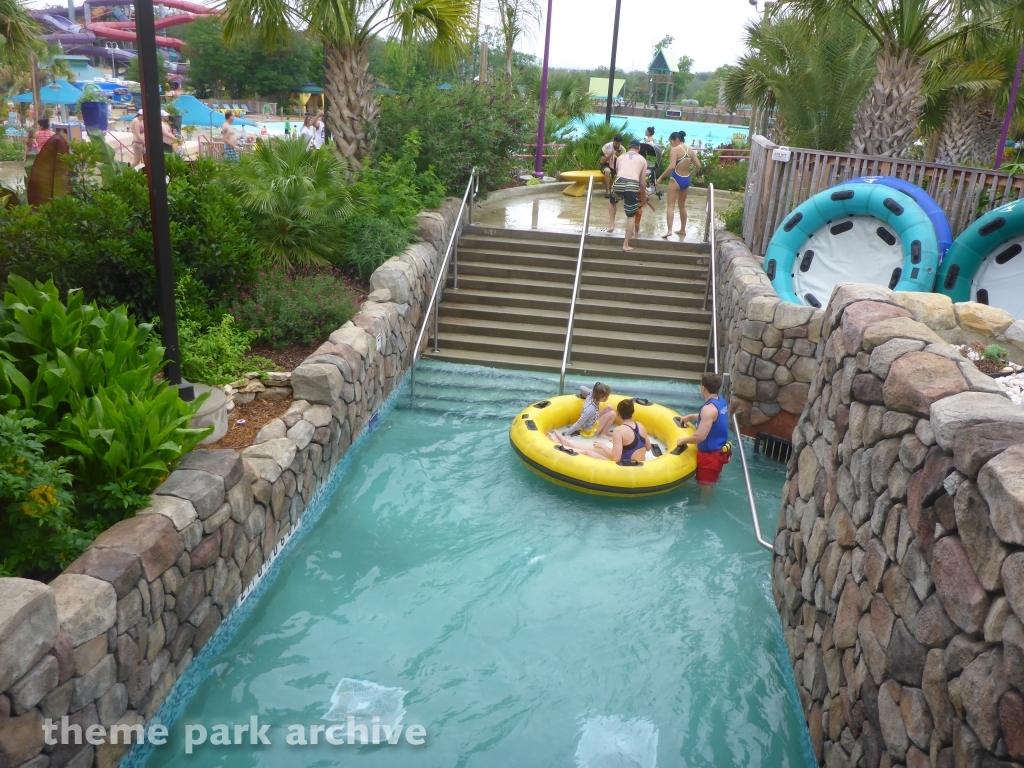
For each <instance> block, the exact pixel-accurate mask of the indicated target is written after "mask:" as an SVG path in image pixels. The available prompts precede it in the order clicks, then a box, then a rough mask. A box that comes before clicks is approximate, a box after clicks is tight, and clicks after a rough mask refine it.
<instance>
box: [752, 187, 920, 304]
mask: <svg viewBox="0 0 1024 768" xmlns="http://www.w3.org/2000/svg"><path fill="white" fill-rule="evenodd" d="M938 269H939V245H938V238H937V237H936V235H935V228H934V227H933V226H932V222H931V220H930V219H929V218H928V216H927V214H926V213H925V212H924V211H923V210H922V209H921V206H920V205H918V204H917V203H916V202H915V201H914V199H913V198H911V197H910V196H908V195H905V194H904V193H902V192H900V191H899V190H896V189H893V188H891V187H887V186H885V185H881V184H849V183H847V184H840V185H839V186H836V187H833V188H832V189H829V190H826V191H824V192H821V193H819V194H817V195H815V196H814V197H812V198H810V199H809V200H807V201H806V202H804V203H803V204H802V205H800V206H799V207H798V208H797V209H796V210H795V211H793V213H792V214H790V216H789V218H787V219H786V221H785V222H783V224H782V226H781V227H779V229H778V231H777V232H776V233H775V235H774V236H773V237H772V240H771V243H769V244H768V251H767V253H766V254H765V257H764V270H765V272H766V273H767V274H768V278H769V279H770V280H771V281H772V286H773V287H774V288H775V290H776V292H777V293H778V294H779V297H780V298H781V299H782V300H783V301H789V302H792V303H793V304H804V305H809V306H812V307H820V306H822V305H824V304H825V303H827V302H828V300H829V297H830V296H831V295H832V289H833V288H835V287H836V285H838V284H839V283H871V284H875V285H884V286H886V287H888V288H891V289H893V290H896V291H914V292H930V291H931V290H932V288H933V287H934V285H935V275H936V273H937V272H938Z"/></svg>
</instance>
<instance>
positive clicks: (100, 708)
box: [96, 683, 128, 727]
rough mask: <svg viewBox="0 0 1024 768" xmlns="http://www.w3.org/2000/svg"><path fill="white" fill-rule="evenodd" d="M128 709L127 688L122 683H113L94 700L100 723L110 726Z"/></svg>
mask: <svg viewBox="0 0 1024 768" xmlns="http://www.w3.org/2000/svg"><path fill="white" fill-rule="evenodd" d="M127 709H128V688H127V687H126V686H125V685H124V684H123V683H115V684H114V685H112V686H110V688H109V689H108V690H107V692H106V693H104V694H103V695H102V696H100V697H99V699H97V700H96V716H97V717H98V718H99V720H100V725H104V726H107V727H109V726H111V725H113V724H114V723H116V722H117V721H118V720H120V719H121V715H123V714H124V713H125V710H127Z"/></svg>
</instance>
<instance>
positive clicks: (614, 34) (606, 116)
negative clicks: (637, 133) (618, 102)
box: [604, 0, 622, 125]
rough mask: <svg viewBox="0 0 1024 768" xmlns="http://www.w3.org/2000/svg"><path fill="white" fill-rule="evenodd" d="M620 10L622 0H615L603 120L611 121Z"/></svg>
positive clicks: (606, 122)
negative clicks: (606, 98) (610, 61)
mask: <svg viewBox="0 0 1024 768" xmlns="http://www.w3.org/2000/svg"><path fill="white" fill-rule="evenodd" d="M621 11H622V0H615V26H614V27H613V28H612V67H611V71H610V72H609V73H608V103H607V104H606V105H605V110H604V122H605V124H608V125H610V124H611V122H612V97H613V96H614V95H615V94H614V91H615V54H616V52H617V51H618V48H619V14H620V13H621Z"/></svg>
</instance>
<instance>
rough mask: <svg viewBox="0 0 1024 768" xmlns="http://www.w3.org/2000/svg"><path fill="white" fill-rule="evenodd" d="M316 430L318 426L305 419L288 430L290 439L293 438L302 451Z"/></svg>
mask: <svg viewBox="0 0 1024 768" xmlns="http://www.w3.org/2000/svg"><path fill="white" fill-rule="evenodd" d="M315 431H316V427H314V426H313V425H312V424H311V423H310V422H308V421H306V420H305V419H303V420H302V421H300V422H299V423H298V424H296V425H295V426H294V427H292V428H291V429H289V430H288V439H289V440H292V441H293V442H294V443H295V446H296V448H298V449H299V450H300V451H301V450H304V449H305V448H306V446H307V445H309V443H310V441H311V440H312V439H313V432H315Z"/></svg>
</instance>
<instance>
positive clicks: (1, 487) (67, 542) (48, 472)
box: [0, 413, 91, 576]
mask: <svg viewBox="0 0 1024 768" xmlns="http://www.w3.org/2000/svg"><path fill="white" fill-rule="evenodd" d="M38 426H39V423H38V422H37V421H34V420H33V419H28V418H23V417H20V416H18V415H16V414H14V413H3V414H0V521H2V528H3V531H4V535H3V536H0V576H24V575H39V574H50V573H53V572H56V571H60V570H61V569H63V568H64V566H66V565H67V564H68V563H70V562H71V561H72V560H74V559H75V558H76V557H78V555H79V554H80V553H81V552H82V550H84V549H85V548H86V546H88V544H89V541H90V540H91V537H90V536H88V535H87V534H85V533H84V532H82V531H81V530H79V529H78V528H76V527H75V522H76V521H75V519H74V511H73V506H74V505H73V501H72V498H71V493H70V491H69V490H68V487H69V486H70V485H71V474H70V473H69V472H68V471H67V469H65V465H66V464H67V463H68V459H67V458H59V459H47V458H45V456H44V455H43V443H42V441H41V440H40V439H39V438H38V437H37V436H36V434H35V433H34V432H33V431H32V430H33V429H35V428H36V427H38Z"/></svg>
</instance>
